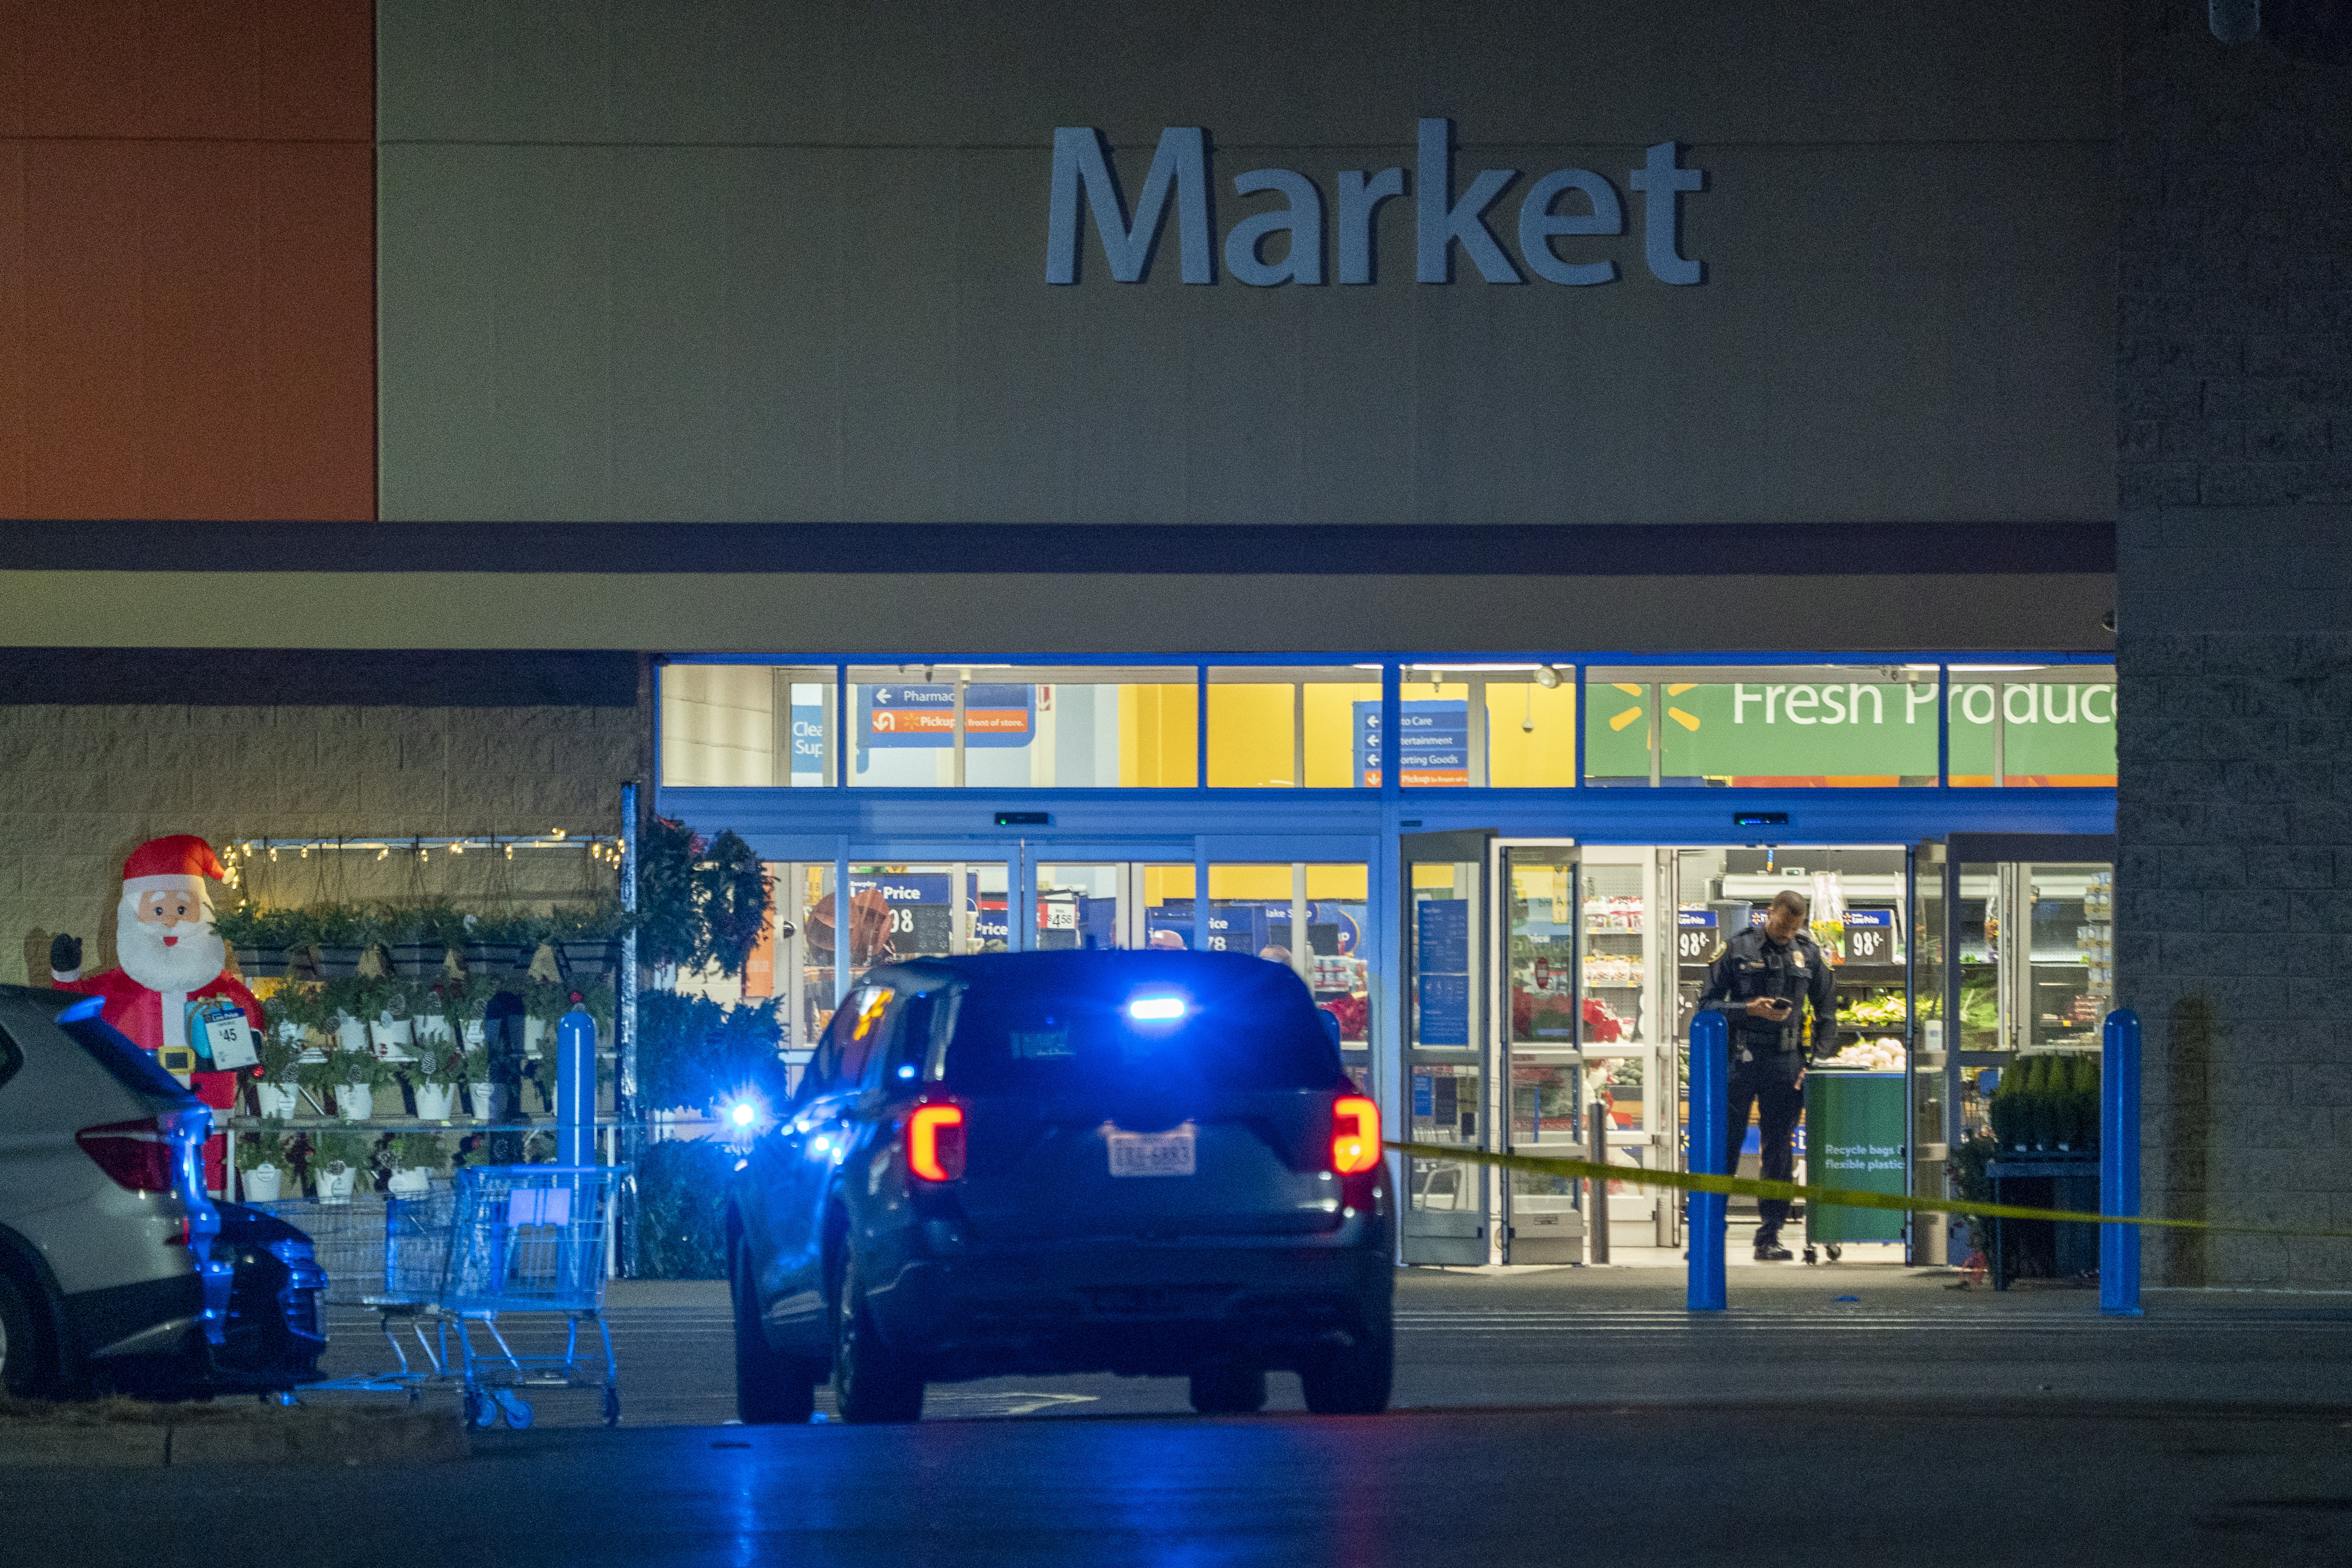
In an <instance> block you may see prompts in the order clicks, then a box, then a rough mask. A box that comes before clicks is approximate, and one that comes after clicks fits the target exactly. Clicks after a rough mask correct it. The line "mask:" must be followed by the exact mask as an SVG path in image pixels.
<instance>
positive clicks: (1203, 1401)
mask: <svg viewBox="0 0 2352 1568" xmlns="http://www.w3.org/2000/svg"><path fill="white" fill-rule="evenodd" d="M1192 1408H1193V1409H1195V1410H1197V1411H1199V1412H1200V1413H1201V1414H1202V1415H1252V1414H1254V1413H1255V1412H1257V1411H1260V1410H1263V1409H1265V1373H1264V1372H1263V1371H1261V1370H1259V1369H1258V1368H1255V1367H1246V1366H1204V1367H1202V1369H1201V1370H1200V1371H1198V1372H1196V1373H1193V1374H1192Z"/></svg>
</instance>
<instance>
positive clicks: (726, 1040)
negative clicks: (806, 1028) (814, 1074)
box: [637, 991, 785, 1110]
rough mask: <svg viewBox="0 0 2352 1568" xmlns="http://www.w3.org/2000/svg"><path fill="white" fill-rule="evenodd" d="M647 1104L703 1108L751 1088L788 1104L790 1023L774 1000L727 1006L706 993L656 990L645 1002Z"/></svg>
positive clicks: (641, 1055) (641, 1048)
mask: <svg viewBox="0 0 2352 1568" xmlns="http://www.w3.org/2000/svg"><path fill="white" fill-rule="evenodd" d="M637 1025H638V1034H637V1042H638V1043H637V1070H638V1074H639V1087H638V1095H639V1100H640V1101H641V1103H643V1104H645V1105H646V1106H648V1107H651V1108H653V1109H655V1110H674V1109H677V1108H679V1107H687V1108H691V1109H695V1110H700V1109H702V1108H703V1107H705V1106H708V1105H709V1104H710V1103H711V1102H712V1101H713V1100H718V1099H719V1098H721V1097H722V1096H725V1095H730V1094H736V1093H740V1092H742V1091H744V1090H747V1089H748V1090H751V1091H752V1092H754V1093H756V1094H758V1095H759V1096H761V1098H762V1099H764V1100H766V1101H767V1102H768V1103H769V1104H770V1105H782V1103H783V1102H784V1099H785V1079H784V1064H783V1060H782V1058H781V1057H779V1056H778V1055H777V1052H778V1051H779V1050H780V1049H781V1048H782V1045H783V1037H784V1031H783V1022H782V1019H780V1018H778V1017H777V1016H776V1009H775V1005H774V1004H773V1003H769V1002H744V1003H739V1004H737V1005H735V1006H732V1007H722V1006H720V1005H719V1004H718V1003H716V1002H713V1001H711V1000H710V999H709V998H708V997H704V996H690V995H683V994H679V993H677V992H673V991H648V992H646V993H644V994H641V995H640V996H639V997H638V998H637Z"/></svg>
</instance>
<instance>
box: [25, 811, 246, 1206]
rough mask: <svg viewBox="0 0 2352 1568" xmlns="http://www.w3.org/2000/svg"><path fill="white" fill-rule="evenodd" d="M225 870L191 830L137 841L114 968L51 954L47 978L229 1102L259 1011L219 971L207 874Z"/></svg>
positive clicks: (125, 884) (215, 1157) (212, 1156)
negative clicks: (73, 966) (83, 967)
mask: <svg viewBox="0 0 2352 1568" xmlns="http://www.w3.org/2000/svg"><path fill="white" fill-rule="evenodd" d="M224 875H225V874H224V873H223V871H222V869H221V863H220V861H219V860H218V859H217V858H215V856H214V854H213V851H212V846H211V845H209V844H206V843H205V841H204V840H203V839H201V838H199V837H196V836H195V835H194V834H192V833H175V834H173V835H172V836H171V837H168V838H157V839H153V840H151V841H150V842H148V843H145V844H142V845H141V846H140V847H138V848H136V849H134V850H132V851H131V858H130V859H128V860H126V861H124V862H123V864H122V901H121V904H120V905H119V906H118V907H117V909H116V911H115V924H114V953H115V957H116V958H117V959H118V960H120V961H121V968H119V969H109V970H105V971H103V972H101V973H97V974H93V975H91V976H89V978H88V979H83V978H81V977H80V974H79V971H78V970H61V969H58V968H57V967H55V961H54V960H53V961H52V971H51V976H50V977H51V979H52V980H53V981H54V982H55V983H56V984H57V985H58V988H59V989H61V990H66V991H79V992H82V993H85V994H89V995H92V996H99V997H103V998H104V999H105V1005H104V1006H103V1007H102V1008H101V1009H100V1014H99V1016H100V1017H102V1018H104V1019H105V1020H106V1021H107V1022H108V1023H109V1024H111V1025H113V1026H114V1027H115V1028H116V1029H118V1030H120V1031H121V1033H122V1034H123V1035H124V1036H126V1037H129V1039H130V1040H131V1044H133V1045H135V1046H137V1047H140V1048H141V1049H142V1050H146V1051H152V1052H154V1053H155V1054H156V1057H157V1059H158V1060H159V1061H160V1062H161V1063H162V1064H163V1066H164V1067H165V1068H169V1069H172V1070H174V1071H177V1072H179V1073H180V1074H181V1075H182V1076H183V1077H184V1078H186V1079H188V1084H189V1087H190V1088H191V1089H194V1090H195V1093H196V1096H197V1098H198V1099H200V1100H203V1101H204V1102H205V1104H206V1105H209V1106H213V1107H215V1108H216V1109H219V1110H227V1109H229V1108H230V1107H231V1106H233V1105H235V1104H236V1068H239V1067H242V1066H245V1065H247V1064H248V1063H250V1062H251V1061H252V1059H253V1056H252V1044H253V1037H254V1036H255V1035H257V1034H258V1033H259V1031H260V1029H261V1026H262V1018H261V1004H260V1003H258V1002H257V1001H255V1000H254V996H253V993H252V992H250V991H247V989H246V988H245V987H244V985H242V984H239V983H238V982H237V981H236V980H234V979H232V978H231V977H229V976H228V975H226V974H224V973H221V971H222V968H223V967H224V966H225V965H226V963H227V962H228V949H227V946H226V943H224V942H222V940H221V937H220V934H219V933H218V932H217V931H214V930H213V900H212V892H211V889H210V888H209V886H208V883H209V882H215V881H219V880H221V879H223V877H224ZM58 945H59V946H61V947H63V946H66V945H68V944H67V943H66V942H64V941H63V940H62V939H61V941H60V942H59V944H58ZM72 946H74V947H76V948H78V947H79V944H78V943H75V944H72ZM246 1026H251V1030H252V1034H248V1033H247V1027H246ZM220 1142H221V1141H220V1140H219V1139H218V1138H217V1137H216V1138H215V1139H213V1140H212V1142H211V1143H210V1144H208V1145H207V1146H206V1148H205V1181H206V1184H207V1185H209V1186H212V1187H213V1188H215V1190H219V1189H220V1187H221V1177H222V1175H223V1173H222V1172H221V1171H220V1169H219V1168H218V1162H219V1157H220V1156H219V1152H218V1149H219V1144H220Z"/></svg>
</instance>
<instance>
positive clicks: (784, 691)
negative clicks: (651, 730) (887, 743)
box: [660, 664, 834, 789]
mask: <svg viewBox="0 0 2352 1568" xmlns="http://www.w3.org/2000/svg"><path fill="white" fill-rule="evenodd" d="M660 679H661V731H662V732H661V777H662V783H663V784H667V785H672V786H685V787H688V788H718V789H725V788H740V787H743V786H747V785H748V786H754V787H760V788H771V787H778V786H783V785H797V786H802V787H808V786H812V785H818V786H821V785H824V784H831V783H832V782H833V757H834V746H833V723H834V701H833V670H832V668H830V667H829V666H793V665H774V664H669V665H665V666H664V667H663V668H662V670H661V677H660Z"/></svg>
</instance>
